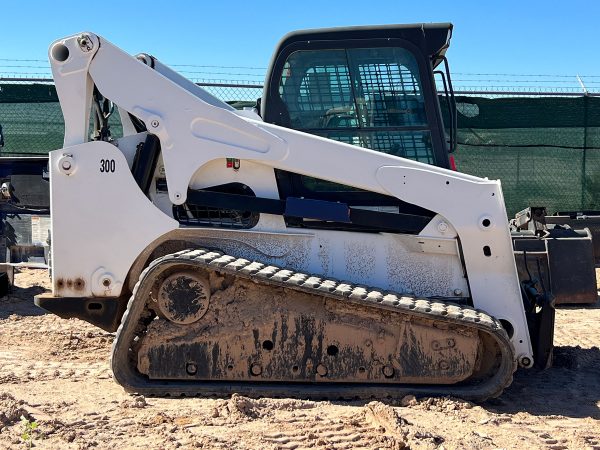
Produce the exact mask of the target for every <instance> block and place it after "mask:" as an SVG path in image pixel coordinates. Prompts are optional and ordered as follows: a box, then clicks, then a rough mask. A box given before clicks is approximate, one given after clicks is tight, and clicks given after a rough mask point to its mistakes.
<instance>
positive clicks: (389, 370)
mask: <svg viewBox="0 0 600 450" xmlns="http://www.w3.org/2000/svg"><path fill="white" fill-rule="evenodd" d="M381 371H382V372H383V376H384V377H386V378H392V377H393V376H394V368H393V367H392V366H383V368H382V369H381Z"/></svg>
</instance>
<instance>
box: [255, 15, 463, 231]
mask: <svg viewBox="0 0 600 450" xmlns="http://www.w3.org/2000/svg"><path fill="white" fill-rule="evenodd" d="M451 35H452V25H451V24H449V23H445V24H418V25H391V26H377V27H352V28H332V29H324V30H307V31H297V32H293V33H290V34H288V35H287V36H285V37H284V38H283V39H282V40H281V42H280V43H279V45H278V46H277V48H276V50H275V53H274V56H273V58H272V60H271V63H270V67H269V70H268V73H267V77H266V80H265V87H264V91H263V96H262V99H261V105H260V112H261V116H262V118H263V120H264V121H265V122H269V123H273V124H276V125H280V126H283V127H286V128H292V129H296V130H300V131H303V132H306V133H311V134H316V135H319V136H322V137H326V138H329V139H334V140H337V141H340V142H344V143H347V144H353V145H358V146H361V147H365V148H368V149H371V150H376V151H379V152H384V153H388V154H391V155H395V156H399V157H403V158H409V159H413V160H416V161H419V162H423V163H425V164H430V165H435V166H438V167H444V168H448V169H449V168H450V162H449V158H448V153H449V151H450V150H451V149H452V142H453V139H452V136H454V135H455V133H453V131H452V130H450V143H449V144H448V143H447V138H446V134H445V131H444V123H443V120H442V114H441V109H440V102H439V99H438V95H437V90H436V87H435V81H434V70H435V68H436V67H437V66H439V65H440V64H441V63H442V62H444V66H445V68H446V73H445V74H444V73H443V72H442V78H443V81H444V86H450V83H449V81H450V78H449V73H448V66H447V64H446V62H445V57H444V55H445V53H446V50H447V49H448V47H449V45H450V37H451ZM446 79H447V80H448V83H446ZM451 110H452V109H451ZM451 117H452V115H451ZM452 122H453V121H452ZM333 169H335V168H333ZM276 176H277V182H278V188H279V193H280V196H281V198H282V199H284V198H287V197H305V198H316V199H322V200H328V201H338V202H343V203H346V204H348V205H352V206H356V207H364V208H366V209H377V210H379V211H385V212H391V213H403V214H411V215H420V216H429V217H431V216H432V215H433V214H432V213H431V212H430V211H426V210H424V209H422V208H418V207H416V206H414V205H410V204H407V203H404V202H402V201H399V200H398V199H397V198H394V197H389V196H385V195H380V194H375V193H372V192H365V191H361V190H358V189H356V188H353V187H349V186H343V185H339V184H335V183H331V182H328V181H325V180H320V179H315V178H313V177H308V176H304V175H299V174H294V173H290V172H285V171H282V170H276ZM288 225H292V226H293V225H294V224H292V223H288ZM321 225H322V224H321ZM302 226H310V227H315V226H317V227H318V226H319V224H317V223H310V224H308V223H304V224H303V225H302Z"/></svg>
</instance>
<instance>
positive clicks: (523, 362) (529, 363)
mask: <svg viewBox="0 0 600 450" xmlns="http://www.w3.org/2000/svg"><path fill="white" fill-rule="evenodd" d="M519 365H520V366H521V367H525V368H526V369H529V368H530V367H533V360H532V359H531V358H530V357H529V356H521V357H520V358H519Z"/></svg>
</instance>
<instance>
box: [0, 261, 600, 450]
mask: <svg viewBox="0 0 600 450" xmlns="http://www.w3.org/2000/svg"><path fill="white" fill-rule="evenodd" d="M16 283H17V286H18V287H16V288H15V289H14V292H13V293H12V294H11V295H10V296H9V297H8V298H3V299H0V449H4V448H6V449H12V448H27V447H28V446H29V444H30V442H28V440H27V439H23V437H22V436H21V434H22V432H23V429H24V424H23V423H22V422H21V421H20V418H21V416H24V417H25V418H26V419H27V420H29V421H30V423H33V422H34V421H35V423H37V424H38V428H37V429H36V430H35V431H33V432H32V433H31V434H32V436H33V445H34V447H35V448H43V449H87V448H96V449H138V448H139V449H155V448H156V449H173V448H221V449H245V448H260V449H263V450H266V449H279V448H281V449H292V448H315V449H337V448H348V449H350V448H352V449H354V448H382V449H383V448H385V449H402V448H413V449H455V448H456V449H462V448H473V449H497V448H547V449H598V450H600V349H599V348H598V345H600V306H596V307H587V308H579V307H565V308H561V309H560V310H558V313H557V320H556V322H557V323H556V336H555V344H556V345H557V348H556V351H555V365H554V367H553V368H552V369H549V370H547V371H544V372H537V371H519V372H518V373H517V374H516V377H515V381H514V383H513V385H512V386H511V387H510V388H509V389H508V390H507V391H506V392H505V393H504V395H502V397H500V398H499V399H495V400H493V401H489V402H487V403H485V404H482V405H474V404H472V403H468V402H464V401H462V400H459V399H419V400H415V399H411V398H405V399H403V400H398V401H396V402H387V403H382V402H339V403H335V402H311V401H302V400H291V399H283V400H282V399H260V400H251V399H247V398H244V397H240V396H236V395H234V396H233V397H231V398H227V399H213V398H193V399H156V398H147V399H146V398H143V397H136V396H131V395H128V394H126V393H125V392H124V391H123V390H122V389H121V388H120V387H119V386H118V385H117V384H116V383H115V382H114V381H113V380H112V378H111V372H110V369H109V366H108V355H109V351H110V345H111V342H112V339H113V336H112V334H110V333H106V332H103V331H102V330H99V329H97V328H94V327H93V326H91V325H89V324H87V323H85V322H82V321H79V320H76V319H72V320H63V319H60V318H58V317H56V316H53V315H50V314H45V313H44V312H43V311H42V310H40V309H38V308H36V307H35V306H34V305H33V302H32V297H33V295H35V294H36V293H38V292H42V291H43V290H44V289H47V288H48V285H49V282H48V278H47V273H46V272H45V271H41V270H38V271H35V270H24V271H22V272H21V273H19V274H17V276H16Z"/></svg>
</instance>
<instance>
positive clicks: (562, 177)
mask: <svg viewBox="0 0 600 450" xmlns="http://www.w3.org/2000/svg"><path fill="white" fill-rule="evenodd" d="M466 81H472V80H466ZM198 84H199V85H200V86H202V87H203V88H204V89H206V90H207V91H208V92H210V93H211V94H213V95H215V96H216V97H218V98H220V99H221V100H224V101H226V102H228V103H230V104H232V105H233V106H235V107H236V108H242V107H246V106H252V105H254V104H255V102H256V100H257V99H258V98H260V97H261V95H262V86H261V84H259V83H231V82H223V83H221V82H219V83H215V82H200V83H198ZM457 84H458V87H457V89H456V91H457V92H456V102H457V109H458V148H457V151H456V154H455V158H456V161H457V166H458V170H459V171H461V172H465V173H469V174H473V175H477V176H481V177H488V178H490V179H500V180H502V185H503V191H504V196H505V201H506V205H507V210H508V214H509V215H510V216H512V215H514V213H515V212H517V211H519V210H521V209H523V208H525V207H527V206H530V205H531V206H539V205H541V206H546V207H548V209H549V210H550V211H558V210H585V209H600V94H596V93H589V92H587V91H586V92H585V93H584V90H582V89H579V88H578V87H577V86H570V87H568V88H564V87H561V88H559V89H549V88H548V87H547V86H544V85H543V84H542V86H541V88H538V89H537V92H534V91H533V89H532V88H531V87H529V88H528V86H527V85H524V86H518V89H515V88H514V86H513V87H511V86H507V87H506V88H503V89H496V90H493V89H480V88H479V89H473V88H472V87H471V86H467V85H465V84H461V82H460V80H459V82H458V83H457ZM583 88H584V89H585V87H583ZM577 91H578V92H577ZM442 105H444V103H443V102H442ZM442 110H443V111H444V112H445V108H444V107H442ZM110 124H111V131H112V133H113V135H114V136H120V135H121V129H120V122H119V118H118V114H117V112H115V113H114V114H113V116H112V117H111V119H110ZM0 127H1V128H0V134H1V135H2V138H1V139H0V141H1V140H3V146H2V147H0V155H1V156H10V155H36V154H46V153H47V152H48V151H50V150H53V149H57V148H61V147H62V139H63V132H64V124H63V119H62V113H61V110H60V105H59V103H58V98H57V96H56V91H55V89H54V85H53V83H52V80H51V79H46V78H40V79H32V78H0Z"/></svg>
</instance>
